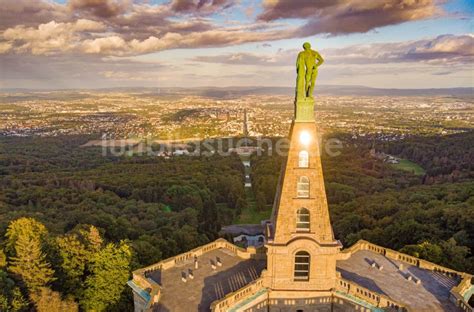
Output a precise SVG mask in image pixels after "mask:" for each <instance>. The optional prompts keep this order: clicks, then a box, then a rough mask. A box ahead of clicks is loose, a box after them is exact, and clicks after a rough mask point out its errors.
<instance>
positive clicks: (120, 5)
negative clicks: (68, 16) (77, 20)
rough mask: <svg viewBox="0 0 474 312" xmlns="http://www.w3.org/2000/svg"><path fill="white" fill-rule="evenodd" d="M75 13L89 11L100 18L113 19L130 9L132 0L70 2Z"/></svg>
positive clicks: (70, 0) (74, 0) (73, 0)
mask: <svg viewBox="0 0 474 312" xmlns="http://www.w3.org/2000/svg"><path fill="white" fill-rule="evenodd" d="M68 5H69V7H70V8H71V9H72V10H73V11H87V12H90V13H92V14H93V15H95V16H98V17H106V18H107V17H112V16H117V15H120V14H123V13H125V12H127V11H128V9H130V6H131V1H130V0H69V3H68Z"/></svg>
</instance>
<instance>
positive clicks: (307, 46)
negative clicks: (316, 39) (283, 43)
mask: <svg viewBox="0 0 474 312" xmlns="http://www.w3.org/2000/svg"><path fill="white" fill-rule="evenodd" d="M303 49H305V50H309V49H311V43H309V42H305V43H303Z"/></svg>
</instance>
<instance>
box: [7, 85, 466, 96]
mask: <svg viewBox="0 0 474 312" xmlns="http://www.w3.org/2000/svg"><path fill="white" fill-rule="evenodd" d="M328 87H341V88H361V89H375V90H413V91H416V90H450V89H466V90H467V89H472V90H473V91H474V86H468V87H465V86H459V87H439V88H389V87H385V88H384V87H370V86H364V85H350V84H347V85H344V84H323V85H318V86H317V87H316V91H315V93H317V89H318V88H328ZM231 88H233V89H271V88H275V89H276V88H278V89H294V87H292V86H277V85H275V86H264V85H261V86H254V85H248V86H247V85H242V86H235V85H227V86H191V87H182V86H172V87H171V86H170V87H168V86H167V87H153V86H115V87H96V88H86V87H84V88H20V87H18V88H15V87H13V88H0V91H8V90H19V91H74V90H86V91H87V90H91V91H95V90H97V91H98V90H114V89H183V90H195V89H221V90H222V89H231ZM316 95H317V94H316ZM473 95H474V94H473Z"/></svg>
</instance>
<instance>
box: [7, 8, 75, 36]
mask: <svg viewBox="0 0 474 312" xmlns="http://www.w3.org/2000/svg"><path fill="white" fill-rule="evenodd" d="M67 19H68V10H67V8H66V7H65V6H63V5H60V4H57V3H54V2H49V1H41V0H39V1H30V0H2V1H1V9H0V31H3V30H5V29H7V28H9V27H14V26H16V25H18V24H21V25H24V26H37V25H38V24H42V23H48V22H50V21H52V20H55V21H58V22H61V21H65V20H67Z"/></svg>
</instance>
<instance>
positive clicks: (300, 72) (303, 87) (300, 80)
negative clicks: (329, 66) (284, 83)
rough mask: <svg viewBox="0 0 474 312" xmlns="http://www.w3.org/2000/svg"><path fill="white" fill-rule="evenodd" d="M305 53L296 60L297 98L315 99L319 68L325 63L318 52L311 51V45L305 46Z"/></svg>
mask: <svg viewBox="0 0 474 312" xmlns="http://www.w3.org/2000/svg"><path fill="white" fill-rule="evenodd" d="M303 49H304V51H302V52H300V53H299V54H298V59H297V60H296V74H297V78H296V98H297V100H298V99H304V98H313V92H314V86H315V84H316V77H317V76H318V67H319V66H321V64H323V63H324V59H323V58H322V57H321V54H319V53H318V52H317V51H314V50H311V44H310V43H309V42H305V43H304V44H303Z"/></svg>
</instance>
